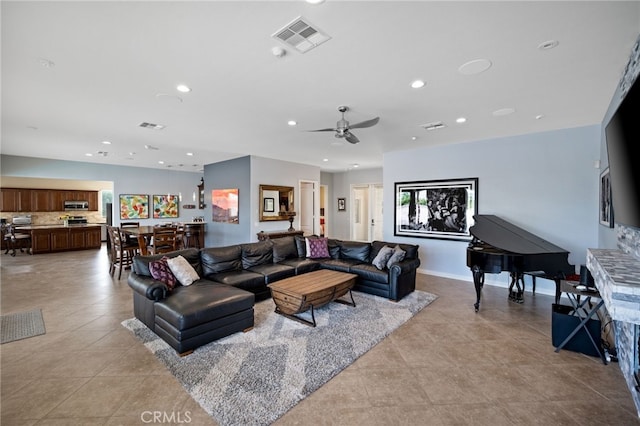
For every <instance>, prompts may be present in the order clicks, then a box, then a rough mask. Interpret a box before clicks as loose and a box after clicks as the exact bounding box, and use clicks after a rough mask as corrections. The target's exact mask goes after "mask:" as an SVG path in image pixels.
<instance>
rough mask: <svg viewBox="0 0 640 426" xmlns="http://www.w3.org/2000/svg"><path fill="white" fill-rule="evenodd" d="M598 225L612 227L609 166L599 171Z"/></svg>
mask: <svg viewBox="0 0 640 426" xmlns="http://www.w3.org/2000/svg"><path fill="white" fill-rule="evenodd" d="M599 216H600V225H604V226H607V227H609V228H613V204H612V203H611V176H610V175H609V167H607V168H606V169H604V170H603V171H602V172H601V173H600V214H599Z"/></svg>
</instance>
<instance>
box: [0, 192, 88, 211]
mask: <svg viewBox="0 0 640 426" xmlns="http://www.w3.org/2000/svg"><path fill="white" fill-rule="evenodd" d="M0 192H1V194H2V195H1V196H0V211H3V212H63V211H64V202H65V201H88V202H89V211H98V191H75V190H62V189H24V188H1V189H0Z"/></svg>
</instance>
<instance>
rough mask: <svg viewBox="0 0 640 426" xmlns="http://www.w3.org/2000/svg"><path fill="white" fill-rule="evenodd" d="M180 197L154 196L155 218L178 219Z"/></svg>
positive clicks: (170, 195) (168, 195) (171, 195)
mask: <svg viewBox="0 0 640 426" xmlns="http://www.w3.org/2000/svg"><path fill="white" fill-rule="evenodd" d="M178 215H179V214H178V196H177V195H173V194H164V195H154V196H153V218H154V219H163V218H176V217H178Z"/></svg>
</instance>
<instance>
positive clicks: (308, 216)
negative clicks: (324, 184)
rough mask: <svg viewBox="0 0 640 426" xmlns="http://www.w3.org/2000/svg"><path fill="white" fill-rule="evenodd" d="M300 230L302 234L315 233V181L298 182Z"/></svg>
mask: <svg viewBox="0 0 640 426" xmlns="http://www.w3.org/2000/svg"><path fill="white" fill-rule="evenodd" d="M299 215H300V217H299V220H300V230H302V231H303V232H304V235H313V234H316V228H315V216H316V215H315V182H309V181H306V182H305V181H302V182H300V212H299Z"/></svg>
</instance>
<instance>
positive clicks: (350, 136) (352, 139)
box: [344, 132, 360, 144]
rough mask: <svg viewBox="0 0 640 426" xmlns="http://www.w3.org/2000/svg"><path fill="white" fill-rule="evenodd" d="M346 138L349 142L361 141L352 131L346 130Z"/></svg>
mask: <svg viewBox="0 0 640 426" xmlns="http://www.w3.org/2000/svg"><path fill="white" fill-rule="evenodd" d="M344 138H345V139H346V140H347V142H349V143H353V144H356V143H358V142H360V139H358V138H357V137H356V135H354V134H353V133H351V132H345V137H344Z"/></svg>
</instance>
